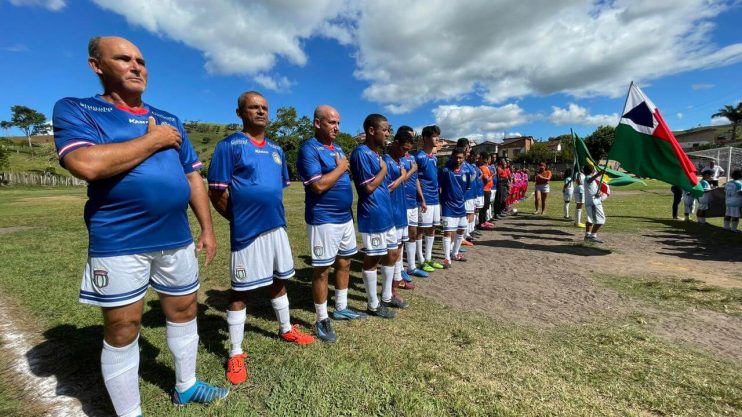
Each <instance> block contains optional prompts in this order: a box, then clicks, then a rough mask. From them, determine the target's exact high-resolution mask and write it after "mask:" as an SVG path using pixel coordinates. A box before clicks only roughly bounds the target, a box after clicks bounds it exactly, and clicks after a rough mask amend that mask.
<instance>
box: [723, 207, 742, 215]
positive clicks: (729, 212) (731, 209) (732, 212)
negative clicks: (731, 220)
mask: <svg viewBox="0 0 742 417" xmlns="http://www.w3.org/2000/svg"><path fill="white" fill-rule="evenodd" d="M739 212H740V210H739V207H729V206H727V211H726V213H724V217H739Z"/></svg>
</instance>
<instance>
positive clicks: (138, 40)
mask: <svg viewBox="0 0 742 417" xmlns="http://www.w3.org/2000/svg"><path fill="white" fill-rule="evenodd" d="M176 3H177V6H175V7H177V8H176V9H172V8H166V7H165V6H162V5H161V4H164V2H155V1H145V0H129V1H114V0H93V1H87V0H79V1H65V0H0V27H2V28H3V30H2V37H0V62H2V65H0V75H2V76H1V77H0V88H2V91H3V94H2V95H1V96H0V119H2V120H7V119H8V118H9V117H10V106H12V105H15V104H22V105H26V106H29V107H32V108H35V109H37V110H39V111H41V112H43V113H45V114H46V115H47V117H49V118H51V111H52V108H53V106H54V102H55V101H56V100H58V99H59V98H61V97H65V96H78V97H79V96H89V95H93V94H95V93H99V92H100V86H99V85H98V81H97V79H96V77H95V76H94V74H93V73H92V72H91V71H90V70H89V68H88V67H87V63H86V59H87V51H86V47H87V41H88V39H89V38H90V37H91V36H94V35H118V36H123V37H126V38H128V39H130V40H131V41H132V42H134V43H135V44H136V45H137V46H139V48H140V49H141V50H142V52H143V54H144V55H145V58H146V59H147V65H148V67H149V73H150V78H149V86H148V90H147V92H146V95H145V100H146V101H147V102H149V103H151V104H153V105H155V106H157V107H160V108H163V109H166V110H168V111H171V112H173V113H175V114H177V115H178V116H180V117H181V118H182V119H184V120H201V121H208V122H217V123H231V122H237V119H236V116H234V108H235V100H236V98H237V96H238V95H239V94H240V93H241V92H243V91H246V90H253V89H256V90H259V91H262V92H264V94H265V95H266V96H267V97H268V99H269V103H270V106H271V110H272V111H273V112H274V111H275V110H276V109H277V108H278V107H281V106H294V107H296V108H297V111H298V112H299V114H300V115H311V113H312V111H313V109H314V107H315V106H316V105H318V104H323V103H327V104H331V105H333V106H335V107H336V108H337V109H338V110H339V111H340V114H341V119H342V120H341V128H342V130H343V131H346V132H348V133H351V134H355V133H358V132H359V131H360V130H361V127H360V126H361V124H362V121H363V118H364V117H365V116H366V115H367V114H369V113H374V112H378V113H382V114H385V115H386V116H387V117H388V118H389V119H390V121H391V123H392V125H394V126H400V125H402V124H408V125H411V126H413V127H415V128H419V127H422V126H425V125H428V124H433V123H436V124H439V125H440V126H441V127H442V129H443V136H444V137H452V138H457V137H461V136H468V137H471V138H475V139H477V140H484V139H492V140H499V139H501V138H502V137H504V136H511V135H514V134H523V135H532V136H535V137H536V138H544V139H545V138H548V137H550V136H555V135H558V134H561V133H565V132H568V131H569V129H570V128H574V129H575V130H576V131H577V132H578V133H580V134H583V135H584V134H588V133H590V132H591V131H593V130H594V129H595V127H596V126H597V125H599V124H615V123H616V122H617V118H616V116H617V113H618V112H620V111H621V108H622V106H623V100H624V94H625V91H626V89H627V87H628V84H629V82H630V81H631V80H634V81H636V82H638V83H639V85H640V86H641V87H642V88H643V89H644V91H645V93H646V94H647V95H648V96H649V97H650V98H651V99H652V100H653V101H654V103H655V104H656V105H657V106H658V107H659V108H660V110H661V111H662V112H663V114H664V115H665V119H666V120H667V122H668V123H669V125H670V127H671V128H673V129H674V130H680V129H686V128H690V127H694V126H697V125H708V124H711V123H712V120H711V114H713V113H715V112H716V111H717V110H718V109H719V108H720V107H722V106H723V105H724V104H732V103H736V102H737V101H739V100H742V77H740V76H739V75H740V74H742V29H740V27H741V25H740V24H739V22H742V4H740V2H738V1H729V2H723V1H710V0H684V1H680V0H678V1H669V0H655V1H653V2H646V1H643V2H642V1H629V0H624V1H621V0H616V1H611V2H602V1H600V2H591V1H586V0H569V1H559V2H553V1H546V0H540V1H536V0H534V1H531V2H522V1H514V0H499V1H489V0H462V1H459V2H446V1H434V0H429V1H413V0H411V1H409V2H404V3H399V2H396V1H389V0H368V1H364V2H353V1H343V0H314V1H303V0H301V1H300V0H297V1H293V2H285V1H262V2H261V1H241V0H214V1H210V2H191V1H182V2H176ZM451 3H454V6H455V7H454V6H452V5H451ZM523 3H527V4H523ZM647 3H649V4H647ZM400 4H404V5H405V6H404V7H400V6H399V5H400ZM719 122H720V121H715V123H719ZM12 133H17V132H12Z"/></svg>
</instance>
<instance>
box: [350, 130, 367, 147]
mask: <svg viewBox="0 0 742 417" xmlns="http://www.w3.org/2000/svg"><path fill="white" fill-rule="evenodd" d="M353 139H355V141H356V142H357V143H358V144H361V143H363V142H365V141H366V132H362V133H359V134H357V135H355V136H353Z"/></svg>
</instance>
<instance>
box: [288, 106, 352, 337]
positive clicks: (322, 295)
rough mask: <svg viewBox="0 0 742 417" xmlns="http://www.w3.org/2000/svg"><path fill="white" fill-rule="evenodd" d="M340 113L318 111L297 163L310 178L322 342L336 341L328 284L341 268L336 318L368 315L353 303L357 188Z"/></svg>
mask: <svg viewBox="0 0 742 417" xmlns="http://www.w3.org/2000/svg"><path fill="white" fill-rule="evenodd" d="M339 131H340V114H338V112H337V110H335V109H334V108H332V107H330V106H318V107H317V109H315V111H314V137H313V138H312V139H309V140H307V141H306V142H304V143H303V144H302V145H301V147H300V148H299V156H298V159H297V162H296V167H297V170H298V172H299V176H300V177H301V179H302V181H303V182H304V191H305V194H306V197H305V199H304V201H305V205H304V220H305V221H306V223H307V236H308V237H309V249H310V251H311V254H312V267H313V272H312V298H313V299H314V309H315V313H316V316H317V321H316V322H315V324H314V332H315V334H316V335H317V337H319V338H320V340H322V341H325V342H335V341H336V340H337V335H336V333H335V330H334V329H333V327H332V322H331V321H330V318H329V316H328V314H327V284H328V281H329V275H330V267H332V266H333V265H334V266H335V311H334V312H333V318H334V319H335V320H357V319H364V318H366V314H365V313H361V312H358V311H355V310H353V309H351V308H349V307H348V282H349V279H350V259H351V257H352V256H353V255H355V254H356V253H357V252H358V249H357V248H356V232H355V229H354V228H353V214H352V209H353V190H352V189H351V181H350V175H348V169H349V168H350V163H349V162H348V159H347V157H346V155H345V153H344V152H343V149H342V148H341V147H340V145H338V144H337V143H335V142H334V141H335V138H336V137H337V134H338V132H339Z"/></svg>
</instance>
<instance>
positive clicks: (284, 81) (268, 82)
mask: <svg viewBox="0 0 742 417" xmlns="http://www.w3.org/2000/svg"><path fill="white" fill-rule="evenodd" d="M253 79H254V80H255V82H256V83H258V84H260V85H262V86H263V87H265V88H267V89H269V90H273V91H288V90H289V89H290V88H291V86H292V85H294V83H293V82H292V81H289V79H288V78H286V77H278V78H275V77H271V76H269V75H265V74H257V75H255V76H254V77H253Z"/></svg>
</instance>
